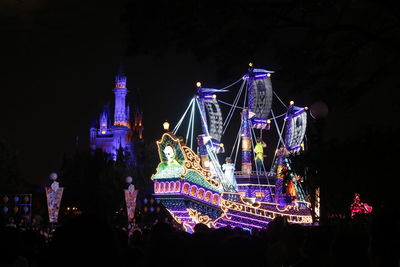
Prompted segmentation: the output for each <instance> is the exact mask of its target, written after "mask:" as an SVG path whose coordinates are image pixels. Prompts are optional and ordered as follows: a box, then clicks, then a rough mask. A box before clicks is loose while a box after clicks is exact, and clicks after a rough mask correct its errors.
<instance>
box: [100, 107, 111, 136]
mask: <svg viewBox="0 0 400 267" xmlns="http://www.w3.org/2000/svg"><path fill="white" fill-rule="evenodd" d="M109 115H110V113H109V111H108V108H107V107H105V108H104V109H103V111H102V112H101V114H100V120H99V122H100V129H99V134H101V135H105V134H107V133H108V130H109Z"/></svg>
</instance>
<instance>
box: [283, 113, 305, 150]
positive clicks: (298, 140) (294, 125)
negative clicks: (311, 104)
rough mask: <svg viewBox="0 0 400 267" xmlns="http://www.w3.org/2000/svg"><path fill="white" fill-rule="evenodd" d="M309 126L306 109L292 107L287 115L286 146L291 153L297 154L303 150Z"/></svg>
mask: <svg viewBox="0 0 400 267" xmlns="http://www.w3.org/2000/svg"><path fill="white" fill-rule="evenodd" d="M306 126H307V113H306V109H305V108H301V107H296V106H293V105H291V106H290V107H289V109H288V112H287V115H286V131H285V145H286V149H287V150H288V152H290V153H296V152H298V151H300V149H301V148H302V144H303V140H304V136H305V133H306Z"/></svg>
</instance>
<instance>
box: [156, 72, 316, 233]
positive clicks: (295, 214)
mask: <svg viewBox="0 0 400 267" xmlns="http://www.w3.org/2000/svg"><path fill="white" fill-rule="evenodd" d="M272 73H273V71H268V70H264V69H256V68H254V67H253V66H252V64H249V69H248V73H247V74H246V75H244V76H243V77H241V78H240V79H239V80H238V81H236V82H235V83H233V84H231V85H229V86H227V87H224V88H221V89H215V88H204V87H202V86H201V84H200V83H197V90H196V94H195V95H194V97H193V98H192V99H191V101H190V103H189V105H188V107H187V108H186V111H185V112H184V114H183V116H182V117H181V119H180V120H179V121H178V123H177V124H176V126H175V128H174V129H173V130H172V131H169V127H168V123H165V124H166V125H164V128H165V130H166V132H165V133H164V134H163V135H162V137H161V139H160V140H159V141H157V147H158V154H159V159H160V163H159V164H158V167H157V169H156V172H155V174H154V175H153V176H152V177H151V179H152V180H153V182H154V197H155V198H156V199H157V200H158V201H159V202H161V203H162V205H163V206H164V207H165V208H166V209H167V210H168V212H169V213H170V214H171V216H172V217H173V218H174V219H175V220H176V221H177V222H178V223H179V224H181V225H182V226H183V227H184V228H185V229H186V231H188V232H192V231H193V227H194V226H195V225H196V224H197V223H203V224H206V225H207V226H209V227H214V228H219V227H225V226H230V227H242V228H244V229H248V230H251V229H254V228H258V229H261V228H265V227H266V226H267V225H268V223H269V222H271V221H272V220H273V219H274V218H275V217H277V216H283V217H285V218H286V219H287V221H288V222H289V223H296V224H303V225H310V224H312V223H313V219H312V213H311V205H310V199H309V195H308V194H307V190H305V186H304V184H305V183H304V177H302V176H300V175H298V174H297V173H296V172H295V171H294V170H293V169H292V166H291V158H292V156H293V155H296V154H299V153H302V151H303V150H304V148H305V146H304V139H305V132H306V125H307V107H298V106H295V105H294V102H293V101H290V104H289V105H288V106H286V105H285V104H284V102H283V101H281V99H280V98H279V97H278V95H277V94H276V92H275V91H274V90H273V89H272V84H271V74H272ZM239 84H240V87H239V88H238V89H236V91H237V93H236V96H235V98H234V100H233V102H232V103H228V102H225V101H222V100H219V96H220V95H223V94H229V93H233V92H235V88H236V87H238V85H239ZM275 98H276V99H278V100H279V102H280V104H281V105H283V106H284V112H283V113H282V114H279V115H275V113H274V110H273V108H272V106H273V105H272V104H273V101H272V100H273V99H275ZM239 102H240V103H239ZM220 103H223V104H225V105H227V106H229V112H228V113H227V115H226V116H224V117H223V115H222V111H221V110H222V109H221V107H220V105H219V104H220ZM235 114H236V115H237V116H235ZM235 117H237V118H236V119H237V125H239V127H238V128H239V130H238V132H237V134H236V137H235V138H232V135H231V136H230V139H234V140H233V142H232V143H233V144H232V145H229V146H228V145H224V143H222V141H224V142H225V139H224V134H226V133H227V129H228V128H229V127H232V126H230V125H231V122H232V121H235ZM187 120H188V122H187V123H186V124H185V123H184V121H187ZM197 121H198V122H200V124H201V127H198V128H201V133H199V134H195V133H194V131H195V129H196V127H195V123H196V122H197ZM181 125H187V127H186V139H185V140H184V139H183V137H180V136H181V135H178V131H179V130H180V128H183V127H181ZM272 129H275V130H276V133H277V136H278V138H277V139H278V140H277V145H276V149H275V151H274V153H273V155H272V157H269V159H270V164H269V165H270V167H269V168H268V170H267V169H266V167H265V166H266V164H265V162H264V158H265V155H264V152H265V150H266V149H265V147H266V146H267V143H268V141H269V140H268V134H267V132H270V131H272ZM179 133H180V132H179ZM263 133H264V134H263ZM184 135H185V134H183V136H184ZM228 139H229V138H227V139H226V140H228ZM271 159H272V160H271Z"/></svg>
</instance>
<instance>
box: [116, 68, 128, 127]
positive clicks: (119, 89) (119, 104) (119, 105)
mask: <svg viewBox="0 0 400 267" xmlns="http://www.w3.org/2000/svg"><path fill="white" fill-rule="evenodd" d="M127 92H128V89H127V88H126V76H125V74H124V72H123V68H122V64H121V65H120V67H119V70H118V74H117V76H115V88H114V95H115V110H114V125H116V126H126V127H129V122H128V117H127V113H126V111H127V109H126V104H125V96H126V94H127Z"/></svg>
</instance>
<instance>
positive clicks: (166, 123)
mask: <svg viewBox="0 0 400 267" xmlns="http://www.w3.org/2000/svg"><path fill="white" fill-rule="evenodd" d="M163 128H164V130H165V131H168V130H169V122H168V121H165V122H164V123H163Z"/></svg>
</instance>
